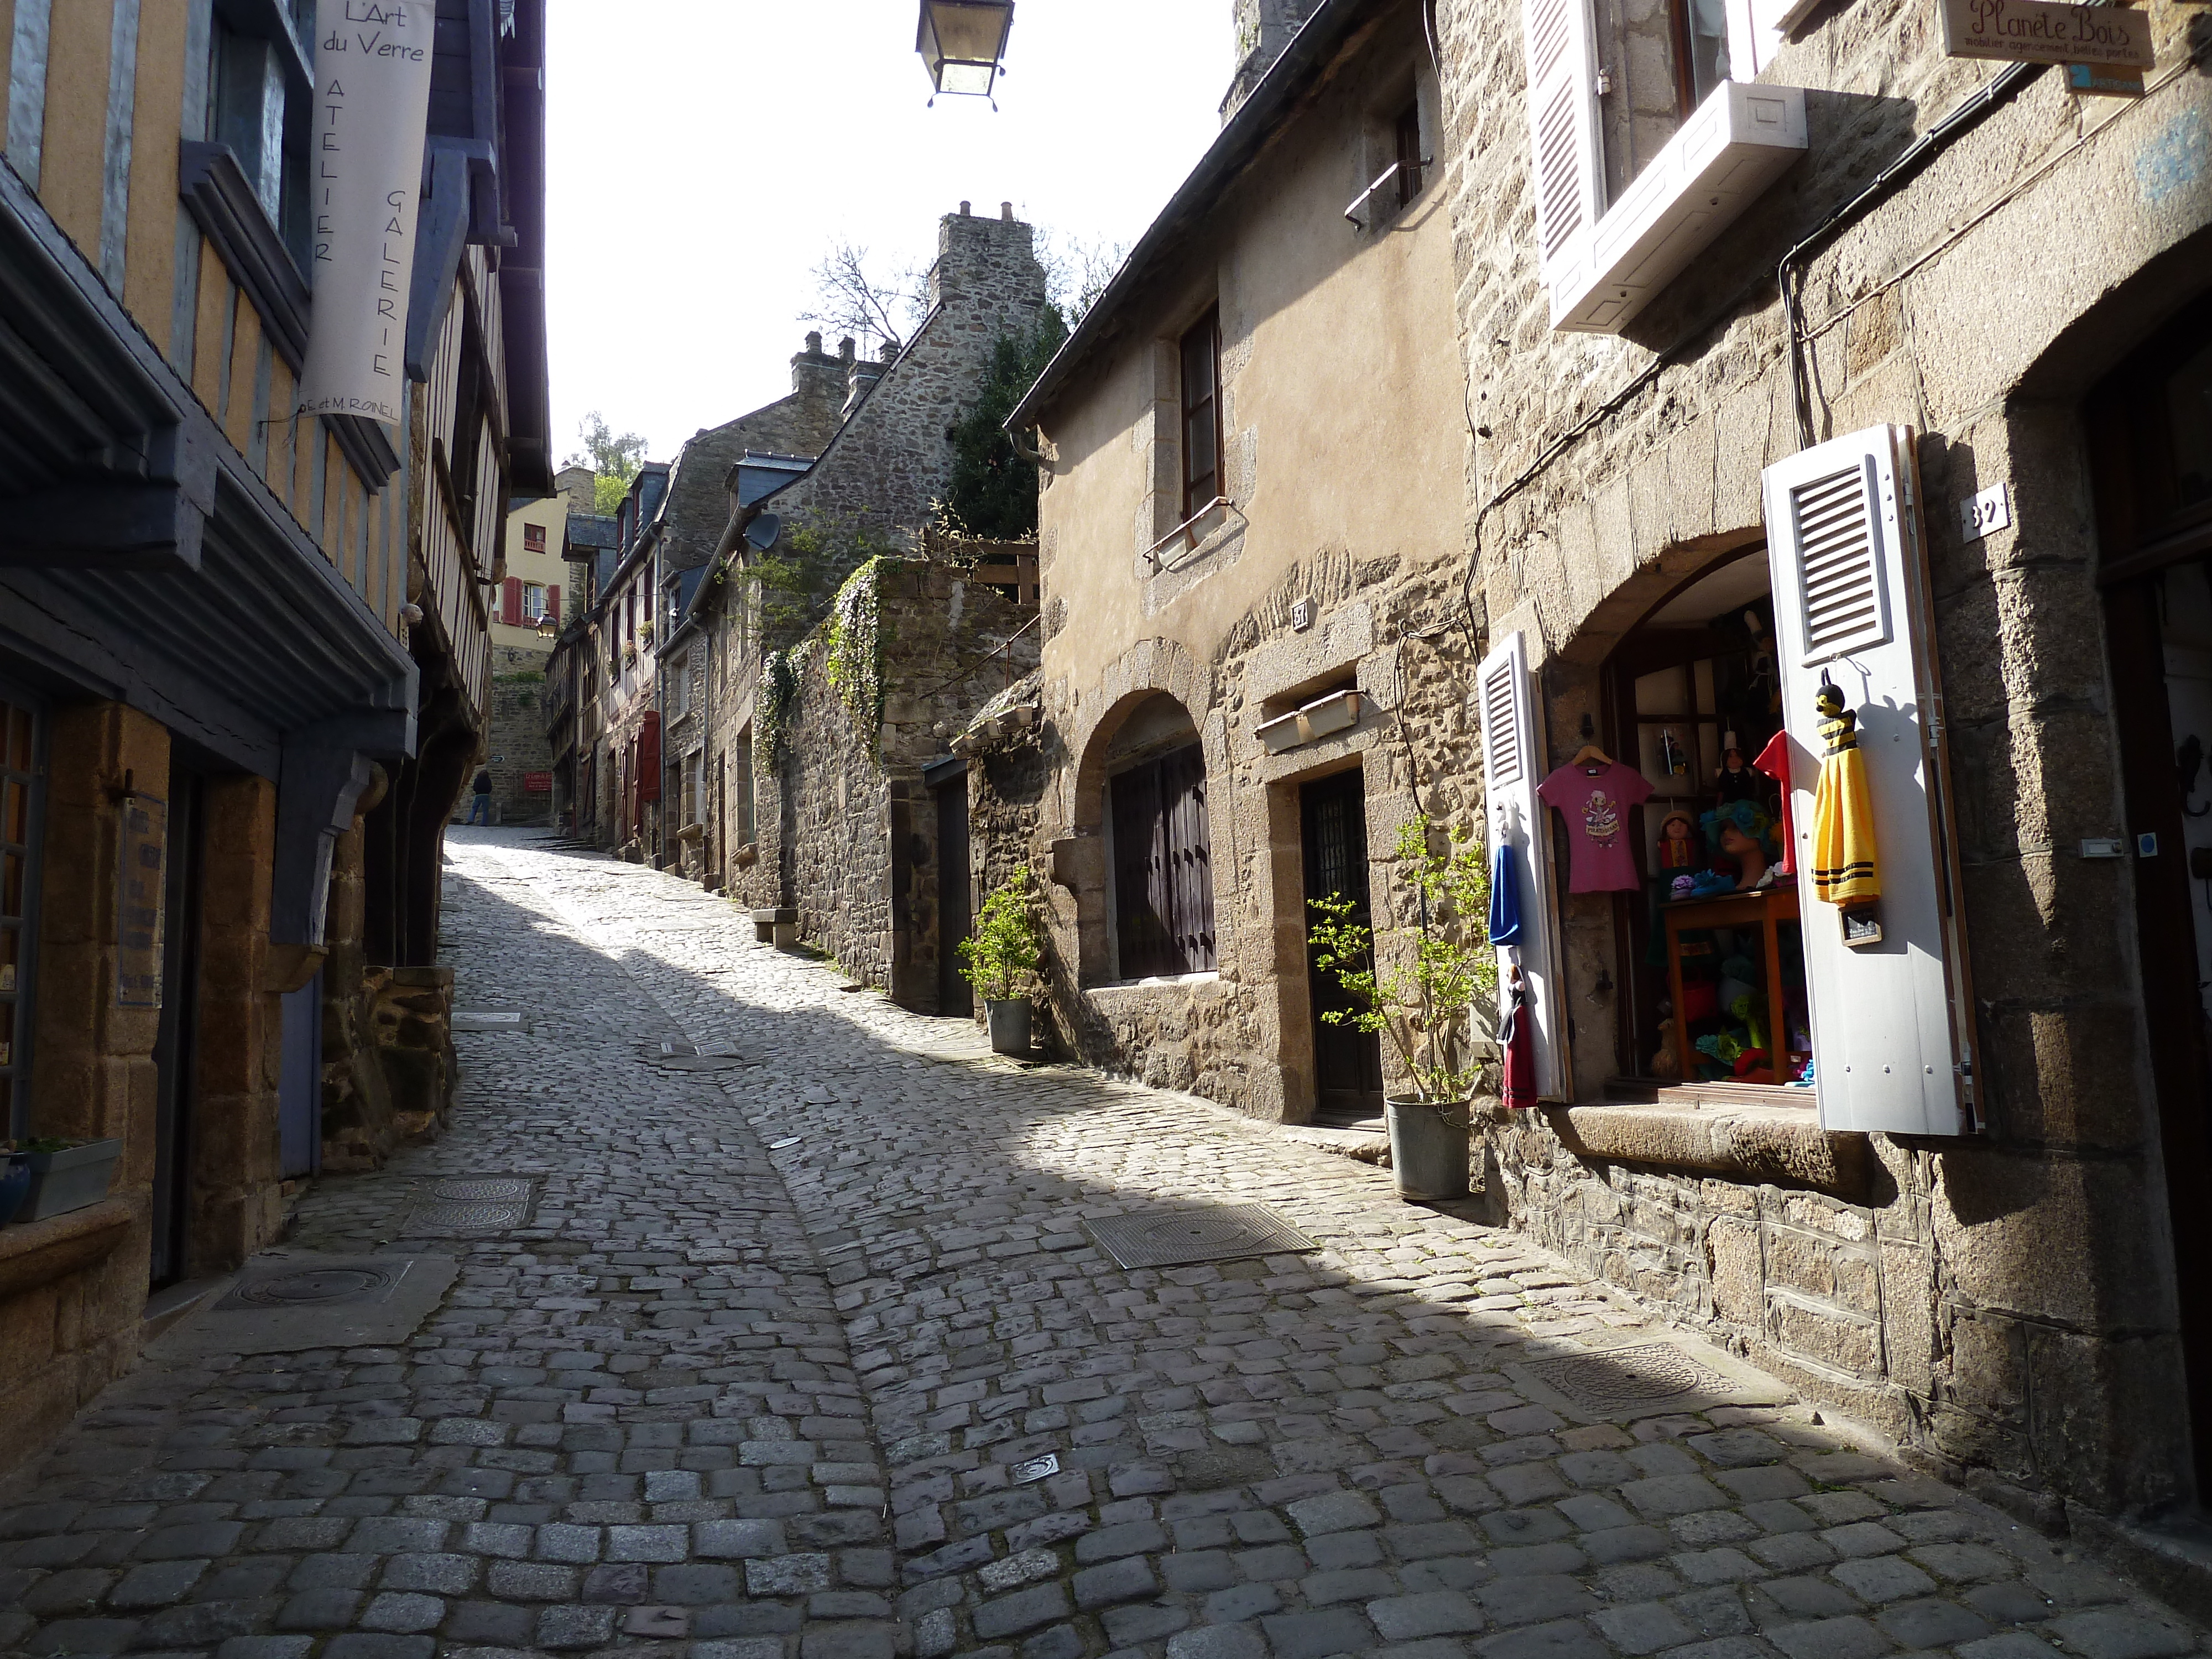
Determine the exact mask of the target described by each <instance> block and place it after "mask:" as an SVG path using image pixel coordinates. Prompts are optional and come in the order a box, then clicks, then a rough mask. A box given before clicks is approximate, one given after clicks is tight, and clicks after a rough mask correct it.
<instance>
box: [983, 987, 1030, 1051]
mask: <svg viewBox="0 0 2212 1659" xmlns="http://www.w3.org/2000/svg"><path fill="white" fill-rule="evenodd" d="M983 1023H984V1024H986V1025H987V1026H988V1027H989V1028H990V1032H991V1052H992V1053H993V1054H1012V1055H1013V1056H1014V1057H1015V1058H1016V1059H1018V1060H1026V1059H1028V1058H1029V1053H1030V1005H1029V999H1028V998H1026V997H1024V998H1022V999H1021V1000H1018V1001H1014V1002H995V1001H992V1000H985V1002H984V1004H983Z"/></svg>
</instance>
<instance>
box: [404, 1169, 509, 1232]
mask: <svg viewBox="0 0 2212 1659" xmlns="http://www.w3.org/2000/svg"><path fill="white" fill-rule="evenodd" d="M537 1189H538V1177H537V1176H452V1177H450V1178H448V1179H447V1180H444V1181H440V1182H435V1183H434V1184H433V1185H432V1186H431V1188H430V1190H429V1192H428V1194H425V1195H424V1196H423V1197H422V1199H420V1200H417V1201H416V1206H415V1207H414V1208H413V1209H412V1210H411V1211H410V1212H408V1216H407V1219H406V1221H405V1223H404V1224H403V1225H402V1226H401V1228H400V1233H401V1235H402V1236H403V1237H408V1238H426V1237H433V1236H438V1235H461V1234H475V1233H501V1232H505V1231H507V1229H508V1228H510V1227H520V1226H521V1225H523V1224H524V1223H525V1222H526V1221H527V1220H529V1218H530V1200H531V1199H532V1196H533V1195H534V1194H536V1192H537Z"/></svg>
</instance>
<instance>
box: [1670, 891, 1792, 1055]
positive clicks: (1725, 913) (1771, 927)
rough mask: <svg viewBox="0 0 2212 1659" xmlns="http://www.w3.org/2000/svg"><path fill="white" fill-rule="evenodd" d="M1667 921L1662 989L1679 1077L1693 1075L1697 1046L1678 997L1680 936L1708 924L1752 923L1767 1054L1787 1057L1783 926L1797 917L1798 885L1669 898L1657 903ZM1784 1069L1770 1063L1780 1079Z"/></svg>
mask: <svg viewBox="0 0 2212 1659" xmlns="http://www.w3.org/2000/svg"><path fill="white" fill-rule="evenodd" d="M1659 912H1660V915H1662V916H1663V917H1665V919H1666V922H1667V991H1668V995H1669V996H1671V997H1673V998H1674V1052H1675V1054H1676V1055H1677V1056H1678V1058H1679V1060H1680V1066H1681V1069H1680V1073H1679V1075H1680V1079H1681V1080H1682V1081H1683V1082H1685V1083H1687V1082H1688V1081H1690V1080H1691V1079H1692V1078H1694V1077H1695V1076H1696V1075H1697V1070H1696V1067H1695V1066H1694V1064H1693V1063H1692V1062H1693V1058H1694V1056H1695V1055H1696V1054H1697V1052H1698V1051H1697V1047H1696V1045H1695V1044H1694V1043H1692V1041H1691V1040H1690V1021H1689V1018H1688V1017H1687V1015H1686V1012H1685V1011H1684V1005H1683V1001H1682V935H1683V934H1684V933H1697V932H1702V931H1703V930H1705V929H1706V928H1709V927H1756V928H1758V929H1759V932H1760V933H1761V935H1762V936H1763V937H1764V938H1765V942H1766V953H1765V954H1766V1023H1767V1041H1768V1043H1769V1045H1770V1046H1769V1048H1768V1053H1769V1054H1774V1055H1778V1056H1786V1055H1787V1054H1788V1048H1787V1044H1788V1042H1789V1036H1790V1032H1789V1027H1788V1012H1787V1008H1786V1005H1785V1004H1784V1000H1783V983H1782V941H1781V938H1780V933H1781V927H1782V924H1783V923H1784V922H1785V921H1796V920H1797V919H1798V915H1797V885H1796V883H1795V882H1791V883H1790V884H1787V885H1784V884H1780V883H1777V884H1775V885H1774V886H1772V887H1765V888H1759V889H1755V890H1753V891H1751V892H1748V893H1716V894H1714V895H1713V896H1711V898H1692V899H1670V900H1668V902H1666V903H1664V904H1662V905H1661V906H1660V907H1659ZM1782 1073H1783V1067H1782V1066H1781V1065H1779V1064H1776V1065H1775V1066H1774V1079H1775V1081H1776V1082H1777V1083H1779V1082H1781V1081H1782Z"/></svg>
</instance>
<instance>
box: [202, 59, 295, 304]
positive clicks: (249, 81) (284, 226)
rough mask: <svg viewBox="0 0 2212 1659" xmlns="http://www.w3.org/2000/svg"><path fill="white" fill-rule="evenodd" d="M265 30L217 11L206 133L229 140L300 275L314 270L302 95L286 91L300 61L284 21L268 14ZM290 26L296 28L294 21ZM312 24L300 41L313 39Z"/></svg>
mask: <svg viewBox="0 0 2212 1659" xmlns="http://www.w3.org/2000/svg"><path fill="white" fill-rule="evenodd" d="M265 27H266V28H267V29H268V31H269V33H267V34H256V33H245V32H244V31H242V30H240V29H236V28H234V27H231V26H230V25H229V24H228V22H226V21H224V19H223V18H222V17H221V16H220V15H218V16H217V17H216V20H215V27H214V31H213V34H212V37H211V40H210V63H209V65H208V68H209V76H208V81H209V85H210V88H211V96H210V98H209V100H208V131H207V136H208V137H210V139H212V140H214V141H215V142H216V143H221V144H228V146H229V147H230V148H231V149H232V151H233V152H234V154H235V155H237V157H238V165H239V167H240V171H242V172H243V173H245V174H246V182H247V183H248V184H249V185H252V187H253V194H254V197H255V198H256V199H257V200H258V201H259V202H260V204H261V209H262V211H263V212H264V213H266V214H267V215H268V216H269V222H270V224H271V225H274V226H275V227H276V229H277V230H278V232H279V233H280V234H281V235H282V236H283V241H284V246H286V248H288V249H289V251H290V252H291V255H292V258H293V261H294V263H295V264H297V265H298V266H299V268H300V270H301V274H302V275H312V272H313V261H312V259H311V258H309V257H308V256H309V253H310V252H311V250H310V248H309V246H308V240H309V239H308V234H307V233H308V228H309V225H310V223H311V216H310V214H309V212H308V204H307V144H308V138H309V116H310V111H309V108H308V104H307V100H306V99H305V98H291V97H289V96H288V95H287V93H288V90H289V88H290V87H291V86H292V85H293V84H294V83H295V82H294V77H295V76H304V75H305V73H306V65H305V64H304V62H303V61H302V60H301V57H300V54H299V52H298V50H297V48H296V47H295V45H294V43H293V41H292V40H289V39H285V38H282V37H283V34H284V29H283V22H282V21H278V20H275V19H273V18H272V19H271V20H270V21H268V22H267V24H266V25H265ZM295 27H297V25H296V24H295ZM303 38H308V39H312V38H313V28H312V26H311V27H309V29H308V30H307V34H306V36H305V37H303Z"/></svg>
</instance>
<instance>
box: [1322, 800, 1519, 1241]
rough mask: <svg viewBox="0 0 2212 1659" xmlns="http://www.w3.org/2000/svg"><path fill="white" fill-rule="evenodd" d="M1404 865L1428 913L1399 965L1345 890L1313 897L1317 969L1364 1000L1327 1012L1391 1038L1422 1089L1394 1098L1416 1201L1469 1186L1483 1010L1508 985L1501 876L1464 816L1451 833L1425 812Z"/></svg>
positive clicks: (1400, 1146)
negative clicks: (1493, 937) (1497, 896)
mask: <svg viewBox="0 0 2212 1659" xmlns="http://www.w3.org/2000/svg"><path fill="white" fill-rule="evenodd" d="M1397 862H1398V868H1399V871H1400V873H1401V878H1402V879H1403V880H1404V881H1405V883H1406V884H1407V887H1408V888H1409V889H1410V892H1409V893H1408V895H1407V896H1408V897H1409V898H1410V899H1411V900H1412V901H1413V908H1414V913H1415V915H1416V916H1417V918H1418V921H1417V922H1416V924H1415V926H1414V927H1413V928H1412V929H1409V930H1407V931H1408V933H1410V934H1411V935H1412V937H1411V939H1409V941H1408V943H1409V944H1410V945H1411V954H1410V956H1409V957H1407V956H1405V955H1403V954H1402V953H1401V957H1400V958H1399V959H1398V960H1395V961H1394V962H1392V963H1391V964H1390V965H1389V966H1388V967H1379V966H1378V965H1377V964H1376V959H1375V935H1374V933H1373V931H1372V930H1371V929H1370V927H1368V926H1367V925H1366V924H1365V923H1364V922H1361V921H1356V920H1354V917H1355V915H1356V914H1357V907H1356V906H1355V905H1354V904H1353V902H1352V900H1350V899H1348V898H1346V897H1345V896H1343V895H1342V894H1341V893H1332V894H1330V895H1329V896H1328V897H1327V898H1322V899H1313V900H1311V901H1310V904H1311V906H1312V908H1313V909H1314V910H1315V911H1316V913H1317V915H1318V919H1317V920H1316V921H1315V922H1314V925H1313V929H1312V933H1311V934H1310V939H1311V941H1312V944H1313V946H1314V953H1315V954H1314V966H1315V968H1316V970H1318V971H1319V972H1322V973H1325V974H1328V975H1329V976H1330V977H1331V978H1333V979H1334V980H1335V981H1336V982H1337V983H1338V984H1339V985H1340V986H1341V987H1343V988H1344V992H1345V994H1346V996H1347V997H1348V998H1350V1000H1352V1004H1353V1006H1352V1007H1350V1008H1334V1009H1328V1010H1325V1011H1323V1012H1322V1018H1323V1019H1325V1020H1327V1021H1328V1023H1329V1024H1333V1025H1346V1024H1348V1025H1351V1026H1352V1027H1354V1028H1355V1029H1357V1030H1362V1031H1371V1032H1374V1033H1376V1034H1377V1035H1379V1036H1383V1037H1385V1038H1387V1039H1389V1044H1390V1047H1391V1048H1392V1049H1393V1050H1394V1051H1395V1053H1396V1054H1397V1056H1398V1060H1399V1063H1400V1065H1401V1066H1402V1067H1403V1069H1404V1071H1405V1073H1406V1075H1407V1078H1408V1079H1410V1080H1411V1083H1412V1085H1413V1091H1412V1092H1411V1093H1410V1094H1404V1095H1386V1096H1385V1097H1383V1109H1384V1112H1385V1115H1387V1117H1388V1119H1389V1127H1390V1169H1391V1173H1392V1174H1393V1175H1394V1176H1395V1177H1396V1179H1397V1183H1398V1196H1399V1197H1400V1198H1402V1199H1405V1200H1408V1201H1409V1202H1410V1201H1414V1200H1423V1199H1436V1198H1458V1197H1462V1196H1464V1195H1465V1194H1466V1192H1467V1154H1468V1126H1469V1124H1470V1122H1471V1121H1472V1120H1471V1118H1470V1116H1469V1114H1468V1107H1469V1106H1470V1105H1471V1104H1472V1103H1473V1101H1474V1088H1475V1083H1476V1080H1477V1079H1478V1078H1479V1076H1480V1072H1481V1061H1480V1059H1479V1058H1478V1057H1477V1055H1476V1054H1475V1047H1474V1044H1475V1037H1474V1012H1475V1010H1476V1009H1477V1008H1478V1007H1481V1006H1487V1005H1488V1003H1489V1001H1490V1000H1491V997H1492V994H1493V993H1494V992H1495V991H1496V989H1497V986H1498V963H1497V961H1496V959H1495V958H1494V957H1492V955H1491V951H1490V927H1489V912H1490V875H1489V872H1488V871H1487V870H1486V868H1485V867H1484V865H1483V860H1482V851H1481V848H1480V845H1479V844H1478V843H1477V842H1475V841H1474V838H1473V837H1472V836H1470V835H1469V834H1468V831H1467V829H1465V828H1464V827H1463V826H1461V825H1456V824H1455V825H1454V826H1453V827H1452V829H1451V830H1450V832H1449V834H1443V835H1440V834H1439V833H1438V832H1437V831H1436V830H1435V829H1433V827H1432V826H1431V823H1430V822H1429V820H1428V819H1427V818H1426V817H1414V818H1413V819H1411V820H1409V821H1408V822H1407V823H1402V824H1401V825H1400V826H1399V827H1398V846H1397Z"/></svg>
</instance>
